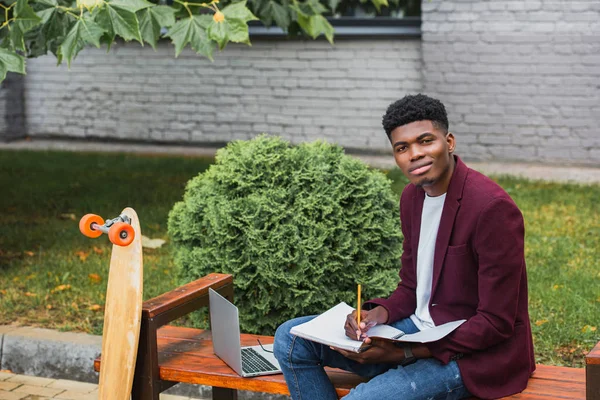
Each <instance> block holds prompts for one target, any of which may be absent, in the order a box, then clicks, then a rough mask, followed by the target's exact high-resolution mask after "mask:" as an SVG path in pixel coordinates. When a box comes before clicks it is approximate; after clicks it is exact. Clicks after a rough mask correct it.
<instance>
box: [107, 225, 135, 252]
mask: <svg viewBox="0 0 600 400" xmlns="http://www.w3.org/2000/svg"><path fill="white" fill-rule="evenodd" d="M134 237H135V231H134V230H133V226H131V225H129V224H128V223H126V222H117V223H115V224H114V225H113V226H111V227H110V229H109V230H108V239H109V240H110V241H111V242H112V243H113V244H116V245H117V246H128V245H129V244H130V243H131V242H133V238H134Z"/></svg>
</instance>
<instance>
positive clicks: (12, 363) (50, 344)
mask: <svg viewBox="0 0 600 400" xmlns="http://www.w3.org/2000/svg"><path fill="white" fill-rule="evenodd" d="M101 348H102V337H101V336H97V335H89V334H85V333H73V332H58V331H55V330H51V329H42V328H33V327H29V326H23V327H17V326H12V325H0V370H10V371H11V372H13V373H15V374H23V375H33V376H37V377H44V378H52V379H68V380H74V381H79V382H88V383H95V384H97V383H98V375H99V374H98V373H97V372H95V371H94V359H95V358H96V357H97V356H98V355H99V354H100V351H101ZM164 393H165V394H172V395H179V396H188V397H193V398H197V399H211V398H212V390H211V388H210V387H206V386H202V385H187V384H177V385H175V386H173V387H172V388H170V389H169V390H167V391H165V392H164ZM239 398H240V399H241V400H258V399H262V400H265V399H267V400H287V399H289V397H288V396H281V395H277V396H274V395H267V394H264V393H256V392H247V391H239Z"/></svg>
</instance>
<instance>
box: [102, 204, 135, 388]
mask: <svg viewBox="0 0 600 400" xmlns="http://www.w3.org/2000/svg"><path fill="white" fill-rule="evenodd" d="M122 214H125V215H127V216H128V217H129V218H130V219H131V226H132V227H133V229H134V232H135V237H134V239H133V241H132V242H131V244H129V245H128V246H117V245H114V244H113V247H112V254H111V258H110V271H109V273H108V288H107V290H106V305H105V310H104V331H103V333H102V365H101V368H100V383H99V385H98V391H99V396H98V399H99V400H129V399H130V398H131V387H132V385H133V373H134V372H135V361H136V356H137V348H138V342H139V336H140V322H141V315H142V293H143V261H142V232H141V230H140V221H139V219H138V216H137V214H136V212H135V211H134V210H133V209H132V208H125V209H124V210H123V212H122Z"/></svg>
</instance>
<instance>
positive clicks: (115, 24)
mask: <svg viewBox="0 0 600 400" xmlns="http://www.w3.org/2000/svg"><path fill="white" fill-rule="evenodd" d="M112 4H113V3H106V5H105V6H104V8H103V9H102V10H100V11H99V12H98V14H97V16H96V21H97V22H98V24H100V26H101V27H102V28H103V29H104V30H105V31H106V32H108V35H107V37H108V39H109V40H110V41H109V45H110V44H111V43H112V41H113V40H114V37H115V35H119V36H121V37H122V38H123V39H125V40H126V41H129V40H133V39H135V40H137V41H138V42H140V43H142V34H141V32H140V25H139V22H138V19H137V16H136V15H135V12H133V11H128V10H126V9H124V8H120V7H113V6H112Z"/></svg>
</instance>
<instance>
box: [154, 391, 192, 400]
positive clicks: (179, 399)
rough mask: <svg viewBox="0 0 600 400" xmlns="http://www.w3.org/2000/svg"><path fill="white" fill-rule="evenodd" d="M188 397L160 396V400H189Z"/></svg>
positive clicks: (162, 394)
mask: <svg viewBox="0 0 600 400" xmlns="http://www.w3.org/2000/svg"><path fill="white" fill-rule="evenodd" d="M189 399H190V398H189V397H185V396H176V395H174V394H164V393H161V394H160V400H189Z"/></svg>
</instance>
